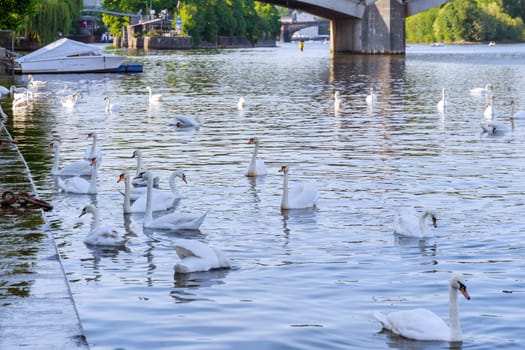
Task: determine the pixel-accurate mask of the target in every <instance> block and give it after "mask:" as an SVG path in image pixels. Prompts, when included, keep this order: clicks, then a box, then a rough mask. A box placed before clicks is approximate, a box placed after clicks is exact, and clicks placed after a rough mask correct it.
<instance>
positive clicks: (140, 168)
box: [135, 152, 142, 175]
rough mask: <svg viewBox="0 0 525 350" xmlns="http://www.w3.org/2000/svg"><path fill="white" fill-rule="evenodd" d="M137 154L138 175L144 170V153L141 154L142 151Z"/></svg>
mask: <svg viewBox="0 0 525 350" xmlns="http://www.w3.org/2000/svg"><path fill="white" fill-rule="evenodd" d="M135 155H136V157H137V175H138V174H140V172H141V171H142V154H140V152H137V153H136V154H135Z"/></svg>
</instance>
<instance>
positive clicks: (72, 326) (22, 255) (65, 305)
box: [0, 126, 89, 350]
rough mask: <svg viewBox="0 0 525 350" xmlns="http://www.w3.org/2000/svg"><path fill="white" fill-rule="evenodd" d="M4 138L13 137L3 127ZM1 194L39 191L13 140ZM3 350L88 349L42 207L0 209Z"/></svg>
mask: <svg viewBox="0 0 525 350" xmlns="http://www.w3.org/2000/svg"><path fill="white" fill-rule="evenodd" d="M0 138H1V139H2V140H7V139H11V137H10V135H9V133H8V132H7V130H6V129H4V127H3V126H0ZM0 148H1V149H2V150H1V151H0V177H1V178H2V179H3V180H2V183H1V184H0V193H4V192H5V191H7V190H12V191H14V192H15V193H20V192H30V193H33V194H34V193H35V187H34V184H33V182H32V178H31V173H30V171H29V169H28V167H27V165H26V163H25V160H24V159H23V156H22V155H21V153H20V152H19V150H18V148H17V146H16V145H14V144H10V143H6V142H5V141H4V142H1V143H0ZM0 212H1V214H0V245H1V246H2V249H1V250H0V264H1V265H2V272H1V274H0V299H1V306H0V310H1V311H0V313H1V315H2V317H1V318H0V349H15V348H21V347H24V348H26V349H64V350H66V349H67V350H69V349H88V348H89V346H88V344H87V342H86V339H85V337H84V334H83V329H82V326H81V324H80V320H79V317H78V313H77V310H76V307H75V303H74V301H73V297H72V295H71V291H70V289H69V284H68V281H67V279H66V276H65V273H64V270H63V268H62V264H61V261H60V258H59V254H58V250H57V247H56V243H55V240H54V238H53V233H52V232H51V230H50V227H49V225H48V223H47V222H46V219H45V217H44V215H43V212H42V209H29V208H25V207H22V206H20V205H16V204H13V205H10V206H5V207H4V206H2V207H0Z"/></svg>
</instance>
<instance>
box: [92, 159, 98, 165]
mask: <svg viewBox="0 0 525 350" xmlns="http://www.w3.org/2000/svg"><path fill="white" fill-rule="evenodd" d="M96 163H97V158H91V166H93V165H95V164H96Z"/></svg>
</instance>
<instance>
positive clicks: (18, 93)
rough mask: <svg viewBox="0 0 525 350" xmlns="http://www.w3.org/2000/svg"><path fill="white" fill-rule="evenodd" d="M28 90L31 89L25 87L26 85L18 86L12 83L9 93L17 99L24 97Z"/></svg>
mask: <svg viewBox="0 0 525 350" xmlns="http://www.w3.org/2000/svg"><path fill="white" fill-rule="evenodd" d="M27 91H31V90H29V89H28V88H25V87H16V86H14V85H11V87H10V88H9V94H10V95H11V97H12V98H13V99H15V100H16V99H17V98H19V97H23V96H24V94H25V93H26V92H27Z"/></svg>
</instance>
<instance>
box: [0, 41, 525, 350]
mask: <svg viewBox="0 0 525 350" xmlns="http://www.w3.org/2000/svg"><path fill="white" fill-rule="evenodd" d="M128 54H129V55H133V56H135V57H132V58H133V59H134V60H136V61H140V62H143V63H144V73H142V74H138V75H117V74H108V75H86V76H72V75H56V76H53V75H46V76H42V75H40V76H37V77H36V78H37V79H40V80H47V81H48V82H49V83H48V86H47V88H45V89H43V90H41V92H42V95H43V96H42V98H39V99H38V100H37V102H35V105H34V107H33V108H32V109H31V110H30V111H28V112H27V113H15V114H14V116H13V119H12V122H10V123H9V125H10V128H11V130H12V131H13V134H14V136H15V138H17V139H18V140H19V144H20V147H21V149H22V151H23V152H25V156H26V158H27V161H28V163H29V165H30V167H31V169H32V172H33V176H34V178H35V181H36V183H37V186H38V189H39V191H40V195H41V196H42V197H44V198H45V199H47V200H50V201H51V202H52V203H53V205H54V210H53V211H52V212H50V213H48V214H47V215H48V219H49V221H50V223H51V226H52V231H53V232H54V234H55V237H56V240H57V243H58V245H59V251H60V253H61V257H62V260H63V264H64V267H65V270H66V271H67V274H68V278H69V281H70V284H71V288H72V291H73V294H74V298H75V301H76V304H77V307H78V309H79V314H80V318H81V321H82V324H83V327H84V329H85V332H86V336H87V339H88V342H89V343H90V345H91V347H92V348H93V349H175V348H177V349H206V350H208V349H312V350H313V349H352V348H360V349H362V348H367V349H390V348H394V349H449V348H454V349H460V348H465V349H494V348H498V349H521V348H523V347H524V346H525V345H524V344H525V339H524V338H525V336H524V335H523V327H522V325H523V323H524V322H525V315H524V313H523V309H524V306H525V302H524V299H523V296H524V293H523V292H525V287H524V285H523V283H524V280H525V271H524V266H525V265H524V262H525V244H524V243H523V236H522V235H523V233H524V230H525V215H524V214H525V206H524V199H525V189H524V174H525V171H524V170H525V152H524V150H525V120H521V121H519V120H515V121H514V123H511V120H510V119H509V113H510V106H509V102H510V100H511V99H512V98H514V99H515V100H516V101H517V103H518V106H523V109H525V95H524V94H523V91H525V46H524V45H512V46H505V45H498V46H497V47H490V48H489V47H487V46H467V47H447V46H445V47H442V48H429V47H427V46H412V47H409V48H408V50H407V56H406V58H403V57H382V56H373V57H371V56H353V57H351V56H349V57H339V58H337V59H335V60H332V59H331V58H330V54H329V49H328V46H327V45H322V44H309V43H307V44H306V46H305V51H304V52H300V51H299V50H298V49H297V47H296V46H295V45H280V46H278V47H276V48H260V49H244V50H221V51H200V52H199V51H196V52H153V53H149V54H148V55H144V54H143V53H138V54H137V53H128ZM17 79H18V81H17V83H18V84H19V85H20V84H22V83H23V81H25V80H26V77H25V76H21V77H17ZM79 79H89V80H91V82H92V84H91V86H90V87H89V89H88V87H87V85H86V84H85V83H84V82H82V81H79ZM487 83H492V84H493V85H494V87H495V95H496V100H495V105H496V107H495V108H496V113H497V115H498V118H499V120H500V121H501V122H502V123H504V124H506V126H507V128H508V130H507V132H506V133H505V134H504V135H502V136H487V135H483V134H481V128H480V123H481V122H482V121H483V120H484V117H483V111H484V109H485V107H486V101H485V100H484V99H483V98H480V97H472V96H470V95H469V93H468V91H469V89H471V88H474V87H482V86H485V84H487ZM64 84H68V85H69V86H72V87H78V88H79V89H82V90H83V96H84V98H83V100H82V101H81V103H79V104H78V106H77V108H76V109H74V110H67V109H65V108H64V107H62V105H61V104H60V101H59V99H58V98H57V97H56V96H55V92H56V91H57V90H58V89H60V88H61V87H62V86H63V85H64ZM147 85H151V87H152V88H153V90H154V92H157V93H162V94H163V95H164V102H162V103H161V104H160V105H158V106H149V105H148V102H147V93H146V90H145V87H146V86H147ZM369 87H374V88H375V89H376V91H377V93H378V100H379V103H378V105H377V107H376V108H374V109H372V110H371V109H369V108H367V105H366V103H365V96H366V94H367V92H368V88H369ZM442 87H446V88H447V89H448V93H449V101H450V108H449V109H448V111H447V113H446V115H440V114H438V112H437V109H436V104H437V102H438V100H439V99H440V94H441V88H442ZM336 90H338V91H340V92H341V94H342V97H343V99H344V106H343V109H342V110H341V111H340V112H335V111H334V107H333V97H332V96H333V94H334V92H335V91H336ZM104 95H109V96H110V97H111V99H112V102H113V103H117V104H119V105H120V112H119V113H116V114H112V115H109V116H106V114H105V113H104V101H103V97H104ZM240 96H244V97H245V98H246V100H247V108H246V109H245V110H244V111H242V112H240V111H238V110H237V108H236V103H237V100H238V98H239V97H240ZM2 104H3V105H4V110H7V111H8V112H9V114H10V116H11V114H12V112H11V110H10V108H8V106H9V105H10V102H9V101H8V100H4V101H3V102H2ZM176 114H192V115H197V116H199V117H200V118H201V119H202V120H204V123H205V124H204V126H203V127H201V128H200V129H198V130H179V129H177V128H176V127H174V126H172V125H171V124H170V123H171V122H172V121H173V118H174V116H175V115H176ZM91 131H96V132H97V133H98V141H99V142H98V144H99V146H100V147H101V149H102V152H103V161H102V165H101V167H100V171H99V178H98V190H99V193H98V194H97V195H94V196H87V195H67V194H63V193H60V192H59V191H58V190H57V187H56V184H55V182H54V179H53V177H52V176H51V175H50V170H51V165H52V161H53V155H52V153H51V151H50V150H48V149H47V144H48V142H49V141H50V140H52V139H60V141H61V143H62V154H61V159H60V160H61V163H62V164H65V163H68V162H71V161H74V160H77V159H79V158H80V157H81V156H82V154H83V152H84V150H85V149H86V148H87V147H88V145H89V144H90V140H89V139H87V138H86V135H87V133H88V132H91ZM253 136H258V137H259V138H260V139H261V149H260V155H261V157H262V158H263V159H264V160H265V162H266V167H267V169H268V175H267V176H266V177H264V178H258V179H256V180H252V179H248V178H246V177H245V176H244V171H245V169H246V167H247V165H248V162H249V159H250V156H251V153H252V150H253V148H252V146H251V145H248V144H247V140H248V138H250V137H253ZM135 149H141V150H142V152H143V156H144V165H145V166H146V167H148V168H149V169H150V170H152V171H154V172H155V173H156V174H157V175H159V176H160V177H161V187H162V188H167V179H168V177H169V174H170V172H171V171H173V170H174V169H183V171H184V172H185V173H186V176H187V178H188V184H184V183H178V189H179V192H181V193H182V194H183V196H184V198H183V199H182V200H181V201H180V202H179V204H178V206H177V207H176V210H177V211H181V212H195V213H198V212H203V211H208V216H207V218H206V220H205V222H204V224H203V225H202V227H201V230H200V231H197V232H178V233H177V232H172V233H169V232H168V233H166V232H161V231H147V230H143V229H142V216H141V215H123V212H122V196H121V194H120V193H119V190H122V189H123V184H121V183H117V182H116V180H117V177H118V175H119V174H120V173H121V172H122V171H124V170H130V171H134V168H135V164H136V163H135V160H134V159H131V158H130V156H131V154H132V152H133V151H134V150H135ZM283 164H289V165H290V169H291V170H290V181H291V182H292V183H293V182H296V181H303V180H311V181H315V182H316V183H317V184H318V185H319V188H320V194H321V197H320V200H319V202H318V206H317V208H315V209H313V210H303V211H292V212H286V213H282V212H281V210H280V199H281V192H282V181H283V178H282V175H281V174H280V173H279V172H278V169H279V168H280V166H281V165H283ZM88 203H95V204H96V205H97V206H98V207H99V208H100V213H101V219H102V221H103V222H104V223H106V224H110V225H113V226H114V227H115V228H116V229H117V230H119V231H120V232H122V234H125V235H126V236H127V237H129V238H130V242H129V250H128V251H124V250H120V251H113V250H100V249H90V248H88V247H86V246H85V245H84V244H83V243H82V239H83V237H84V236H85V235H86V233H87V232H88V231H89V230H90V223H91V219H90V218H89V217H81V218H79V217H78V216H79V214H80V211H81V209H82V208H83V207H84V206H85V205H86V204H88ZM410 206H414V207H416V208H417V209H418V210H423V209H424V208H433V209H435V211H436V212H437V213H438V214H437V215H438V228H437V229H435V233H436V237H435V238H433V239H427V240H417V239H413V240H411V239H400V238H398V237H395V236H394V235H393V233H392V222H393V217H394V214H395V213H396V211H398V210H400V209H403V208H406V207H410ZM179 237H186V238H192V239H199V240H202V241H205V242H207V243H209V244H210V245H213V246H216V247H218V248H220V249H221V250H222V251H223V252H224V253H225V255H227V256H228V257H229V258H230V259H231V261H232V265H233V268H232V269H231V270H221V271H214V272H208V273H194V274H189V275H186V276H179V275H177V276H174V274H173V266H174V264H175V263H176V261H177V256H176V254H175V251H174V249H173V248H172V246H171V241H172V240H174V239H176V238H179ZM452 271H459V272H462V273H464V274H465V276H466V280H467V283H468V288H469V291H470V294H471V296H472V299H471V300H470V301H467V300H464V299H463V300H460V311H461V312H460V316H461V322H462V328H463V333H464V338H465V339H464V342H463V344H462V345H461V344H449V343H446V342H417V341H409V340H404V339H401V338H399V337H395V336H392V335H391V334H389V333H387V332H381V327H380V325H379V324H378V322H377V321H375V319H374V318H373V316H372V314H373V313H374V312H375V311H385V312H389V311H395V310H401V309H408V308H413V307H428V308H429V309H431V310H433V311H434V312H436V313H437V314H438V315H440V316H442V317H443V318H444V319H445V320H447V321H448V292H447V285H448V280H449V278H450V276H451V272H452Z"/></svg>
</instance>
